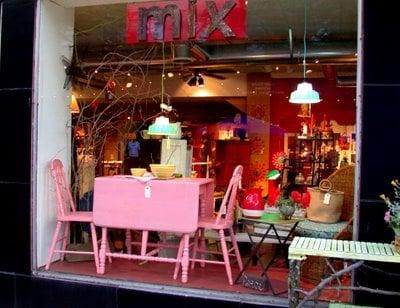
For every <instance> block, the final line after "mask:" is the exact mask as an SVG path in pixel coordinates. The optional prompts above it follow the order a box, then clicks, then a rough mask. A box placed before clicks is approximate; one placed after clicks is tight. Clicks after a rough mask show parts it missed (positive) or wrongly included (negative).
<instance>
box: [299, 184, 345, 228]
mask: <svg viewBox="0 0 400 308" xmlns="http://www.w3.org/2000/svg"><path fill="white" fill-rule="evenodd" d="M308 190H309V192H310V195H311V201H310V206H309V207H308V208H307V218H308V219H309V220H311V221H315V222H322V223H336V222H338V220H339V219H340V215H341V214H342V207H343V197H344V193H343V192H342V191H337V190H334V187H333V185H332V182H331V181H329V180H328V179H325V180H322V181H321V182H320V184H319V187H318V188H309V189H308Z"/></svg>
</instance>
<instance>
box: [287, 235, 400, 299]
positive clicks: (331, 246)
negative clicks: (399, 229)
mask: <svg viewBox="0 0 400 308" xmlns="http://www.w3.org/2000/svg"><path fill="white" fill-rule="evenodd" d="M307 256H318V257H324V258H326V259H327V258H339V259H344V260H351V261H354V262H355V263H353V264H352V265H350V266H348V267H347V268H344V269H342V270H340V271H338V272H336V271H335V270H334V269H333V268H331V270H332V276H331V277H330V278H329V277H328V278H326V279H324V280H323V281H321V283H320V284H318V285H317V286H316V287H315V288H314V289H312V290H311V291H308V292H307V296H305V297H304V298H303V299H302V301H301V302H300V303H299V292H300V291H301V290H300V289H299V278H300V265H301V264H300V263H301V261H302V260H305V259H306V258H307ZM364 261H377V262H393V263H400V254H399V253H398V252H397V251H396V250H395V248H394V246H393V245H392V244H386V243H370V242H358V241H343V240H332V239H320V238H307V237H295V238H294V239H293V241H292V243H291V244H290V246H289V263H290V269H289V281H288V283H289V292H288V296H289V305H290V307H300V306H302V305H304V303H305V302H306V301H307V300H309V299H311V298H312V299H313V298H314V296H315V295H316V294H317V293H318V291H319V290H321V289H322V288H324V287H326V285H327V284H328V283H329V282H330V281H331V280H333V279H336V278H337V277H340V275H342V274H344V273H347V272H351V271H352V270H354V269H356V268H358V267H360V266H361V265H363V263H364ZM376 292H377V293H379V291H378V290H376Z"/></svg>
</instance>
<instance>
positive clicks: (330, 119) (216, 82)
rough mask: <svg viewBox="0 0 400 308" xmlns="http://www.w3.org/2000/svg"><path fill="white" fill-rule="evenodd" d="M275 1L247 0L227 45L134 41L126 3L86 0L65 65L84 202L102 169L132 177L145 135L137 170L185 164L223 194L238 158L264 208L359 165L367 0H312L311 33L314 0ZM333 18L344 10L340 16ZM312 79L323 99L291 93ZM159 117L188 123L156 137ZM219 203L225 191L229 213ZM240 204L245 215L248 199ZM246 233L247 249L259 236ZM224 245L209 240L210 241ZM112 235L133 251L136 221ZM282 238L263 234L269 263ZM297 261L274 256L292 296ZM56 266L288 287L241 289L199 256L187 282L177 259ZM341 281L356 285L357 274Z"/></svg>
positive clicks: (125, 276) (119, 275)
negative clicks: (322, 0)
mask: <svg viewBox="0 0 400 308" xmlns="http://www.w3.org/2000/svg"><path fill="white" fill-rule="evenodd" d="M247 2H248V3H247ZM264 2H268V3H264ZM272 2H273V1H257V0H255V1H246V6H247V10H248V11H247V33H248V36H249V38H248V39H247V40H246V41H229V42H218V43H215V42H201V43H200V42H195V41H187V42H165V43H160V42H155V43H140V44H135V45H130V44H126V43H124V34H125V32H124V29H125V8H126V4H115V5H104V6H87V7H78V8H75V13H74V15H75V16H74V18H75V30H74V31H75V35H74V48H73V51H72V57H71V58H67V57H62V61H61V62H62V64H63V66H64V69H65V73H66V75H65V83H64V89H70V91H71V94H72V96H71V105H70V108H71V132H72V133H71V136H72V140H71V144H72V157H71V162H72V164H71V166H72V175H71V183H72V192H73V195H74V197H75V200H76V202H77V204H78V207H79V206H82V207H85V206H89V207H90V202H91V198H92V195H93V182H94V178H95V177H99V176H114V175H122V174H125V175H129V174H130V167H132V166H131V165H128V163H127V155H128V154H127V144H128V142H129V140H132V139H135V140H137V141H138V142H139V144H140V151H139V157H138V159H137V160H135V166H134V167H141V168H146V169H147V171H148V172H150V171H151V170H150V167H149V165H150V164H159V163H162V164H171V163H172V164H175V165H176V170H175V174H177V176H183V177H199V178H212V179H214V182H215V196H218V194H221V193H222V194H223V192H224V191H225V190H226V188H227V186H228V183H229V180H230V178H231V175H232V171H233V170H234V168H235V166H237V165H242V166H243V167H244V169H243V177H242V185H243V193H244V191H245V190H246V189H258V190H259V192H260V194H261V196H262V198H263V199H262V200H263V205H264V207H265V209H268V208H274V207H275V205H274V201H273V197H274V196H273V194H277V192H276V189H277V187H278V188H279V189H280V188H283V187H287V186H288V185H291V184H293V185H296V187H297V189H298V190H300V191H304V188H307V187H315V186H318V185H319V183H320V182H321V180H323V179H326V178H329V177H330V176H331V175H332V174H336V173H335V172H337V171H338V170H339V169H341V168H344V167H348V166H353V167H354V165H355V163H356V155H357V153H356V142H357V140H356V71H357V53H356V40H355V38H356V32H357V29H356V24H357V20H356V10H357V7H356V3H355V1H351V4H350V3H349V2H348V1H335V3H329V5H325V6H324V5H323V4H318V3H312V4H311V5H310V7H309V11H307V13H308V15H309V19H308V25H309V28H308V29H307V34H305V33H304V30H305V29H304V23H303V22H304V6H303V1H296V5H294V6H292V7H291V6H290V3H289V2H290V1H279V5H278V4H276V3H275V4H273V3H272ZM353 2H354V3H353ZM342 4H343V5H342ZM341 5H342V6H341ZM249 16H252V17H251V18H249ZM274 16H282V18H281V19H279V20H278V18H276V17H274ZM333 16H341V17H340V18H339V20H335V18H336V17H335V18H334V17H333ZM288 29H290V31H288ZM303 35H304V37H306V40H303ZM305 41H307V47H306V49H305V44H306V43H305ZM304 81H306V82H308V83H310V84H312V87H313V89H314V90H315V91H317V92H318V94H319V97H320V99H321V101H320V102H317V103H312V104H309V103H303V104H301V103H300V104H299V103H291V102H289V99H290V97H291V93H292V92H293V91H294V90H296V88H297V85H298V84H300V83H302V82H304ZM160 116H165V117H167V118H168V120H169V122H170V123H175V125H176V128H177V131H176V133H175V134H173V135H171V136H163V135H152V134H149V130H150V126H151V125H152V124H153V123H154V121H155V120H156V118H158V117H160ZM274 170H278V171H279V177H278V178H274V179H271V178H269V177H268V174H269V172H271V171H274ZM353 175H354V173H353ZM347 180H348V179H347ZM353 180H354V179H350V180H348V181H353ZM275 197H276V196H275ZM352 197H353V196H352V195H349V196H347V198H352ZM219 203H220V200H218V199H216V210H217V209H218V205H219ZM88 204H89V205H88ZM239 206H240V201H239ZM303 210H304V211H305V209H303ZM238 213H239V214H238V215H239V216H240V215H242V214H243V213H241V212H240V209H239V210H238ZM345 216H346V215H345ZM351 217H352V213H347V217H345V218H346V222H348V221H351ZM238 228H239V229H240V226H238ZM239 229H238V231H237V232H238V233H240V232H241V231H240V230H239ZM85 233H86V232H85V228H82V227H81V226H80V225H77V226H76V228H75V229H74V232H72V235H71V236H72V237H71V238H72V241H74V242H78V243H79V242H82V241H84V239H85V236H86V235H85ZM238 239H239V237H238ZM238 241H239V248H240V251H241V254H242V258H243V260H246V258H248V257H249V254H250V247H249V245H250V244H249V241H248V239H247V240H243V241H242V242H240V240H238ZM214 242H215V241H214V240H210V241H209V245H213V244H214ZM110 243H111V246H112V247H111V248H112V249H115V250H123V249H126V247H124V235H123V232H122V233H121V232H118V231H115V232H113V234H112V235H111V239H110ZM274 249H276V245H275V244H273V243H266V244H264V245H263V248H262V249H261V258H262V259H263V260H264V262H267V261H268V260H269V259H270V258H271V257H272V255H273V252H274ZM281 263H282V262H281ZM284 263H285V262H283V264H274V265H273V266H272V267H271V269H270V270H269V271H268V277H269V279H270V281H271V284H272V285H273V286H274V289H275V291H274V293H276V294H278V293H279V296H281V297H287V293H285V291H286V290H287V277H288V269H287V267H286V266H285V264H284ZM339 266H340V265H339ZM232 267H233V273H234V276H235V275H237V274H238V273H239V270H238V268H237V264H232ZM51 270H52V271H55V272H61V273H66V274H73V275H76V274H78V275H88V276H93V277H104V278H109V279H114V280H123V281H136V282H145V283H152V284H160V285H170V286H184V287H189V288H195V289H210V290H213V291H222V292H239V293H243V294H256V295H263V296H264V295H265V296H271V295H275V294H273V293H272V292H271V288H269V289H268V290H267V291H258V290H254V289H252V288H248V287H245V286H244V285H243V284H240V283H238V284H234V285H233V286H230V285H229V284H227V282H226V277H225V269H224V267H223V266H218V265H207V266H206V267H205V268H201V267H199V266H197V267H196V268H195V269H194V270H191V271H190V272H189V282H188V283H187V284H185V285H182V284H181V283H180V282H179V280H177V281H175V280H173V279H172V278H171V277H172V272H173V266H171V264H168V263H167V264H160V263H155V264H153V263H140V262H137V261H133V262H132V261H127V260H114V261H113V263H112V264H110V265H109V266H108V267H107V272H106V274H104V275H98V274H96V272H95V270H94V267H93V261H90V260H89V261H88V260H87V259H86V260H85V259H84V258H83V259H79V258H77V259H74V258H72V259H70V261H68V258H67V261H66V262H55V263H54V264H53V265H52V267H51ZM259 271H260V269H259V265H258V264H257V263H256V262H253V263H252V265H251V266H250V268H249V273H253V274H254V275H257V273H258V272H259ZM319 275H321V273H319ZM310 276H312V275H311V274H310V275H309V277H306V276H304V277H303V278H304V279H302V284H303V287H305V288H310V287H312V286H314V285H315V284H316V283H317V281H318V278H317V279H315V277H311V278H310ZM210 277H211V279H210ZM211 281H212V283H210V282H211ZM342 283H345V284H346V283H349V277H345V278H344V279H343V281H342ZM348 296H349V294H348V293H346V292H341V293H340V294H339V295H338V294H336V292H329V291H327V292H325V293H324V294H322V298H324V299H330V300H332V299H333V300H338V301H347V300H348Z"/></svg>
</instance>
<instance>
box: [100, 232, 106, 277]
mask: <svg viewBox="0 0 400 308" xmlns="http://www.w3.org/2000/svg"><path fill="white" fill-rule="evenodd" d="M106 241H107V228H104V227H103V228H101V243H100V253H99V254H100V262H99V263H100V265H99V272H98V273H99V274H104V272H105V269H106V249H107V248H106V247H107V245H106Z"/></svg>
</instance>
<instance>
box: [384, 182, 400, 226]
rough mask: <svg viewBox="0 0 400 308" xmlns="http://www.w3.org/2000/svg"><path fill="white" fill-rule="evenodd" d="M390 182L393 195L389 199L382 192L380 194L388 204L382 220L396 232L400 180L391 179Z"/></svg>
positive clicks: (399, 216)
mask: <svg viewBox="0 0 400 308" xmlns="http://www.w3.org/2000/svg"><path fill="white" fill-rule="evenodd" d="M390 184H391V185H392V186H393V190H394V197H393V198H392V199H390V198H389V197H387V196H386V195H384V194H382V195H380V197H381V199H383V201H385V203H386V205H387V206H388V210H387V211H386V213H385V217H384V220H385V221H386V222H387V223H388V224H389V226H390V227H391V228H393V229H394V230H395V232H396V233H397V231H398V232H400V182H399V180H393V181H392V182H391V183H390Z"/></svg>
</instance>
